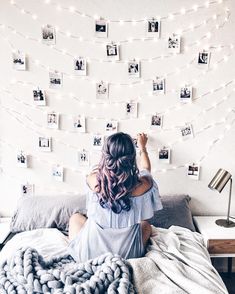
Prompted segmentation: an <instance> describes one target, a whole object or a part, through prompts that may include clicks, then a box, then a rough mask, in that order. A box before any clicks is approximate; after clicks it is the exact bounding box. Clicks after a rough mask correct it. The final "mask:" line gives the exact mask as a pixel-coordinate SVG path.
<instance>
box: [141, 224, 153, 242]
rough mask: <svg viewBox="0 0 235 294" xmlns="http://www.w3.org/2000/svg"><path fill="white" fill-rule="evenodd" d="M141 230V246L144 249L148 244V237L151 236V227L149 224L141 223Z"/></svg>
mask: <svg viewBox="0 0 235 294" xmlns="http://www.w3.org/2000/svg"><path fill="white" fill-rule="evenodd" d="M141 229H142V240H143V244H144V247H145V246H146V245H147V243H148V240H149V238H150V236H151V233H152V228H151V225H150V224H149V222H147V221H142V222H141Z"/></svg>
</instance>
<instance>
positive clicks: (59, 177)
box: [52, 164, 64, 182]
mask: <svg viewBox="0 0 235 294" xmlns="http://www.w3.org/2000/svg"><path fill="white" fill-rule="evenodd" d="M52 177H53V179H54V180H55V181H57V182H63V181H64V168H63V166H61V165H59V164H54V165H53V166H52Z"/></svg>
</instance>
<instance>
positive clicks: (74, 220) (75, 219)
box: [69, 213, 87, 240]
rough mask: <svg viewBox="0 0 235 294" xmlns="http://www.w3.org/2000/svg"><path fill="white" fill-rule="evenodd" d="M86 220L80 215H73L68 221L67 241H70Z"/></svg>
mask: <svg viewBox="0 0 235 294" xmlns="http://www.w3.org/2000/svg"><path fill="white" fill-rule="evenodd" d="M86 220H87V218H86V217H85V216H84V215H82V214H80V213H75V214H73V215H72V216H71V217H70V219H69V239H70V240H72V239H73V238H74V237H75V236H76V235H77V234H78V233H79V232H80V230H81V228H82V227H83V225H84V224H85V222H86Z"/></svg>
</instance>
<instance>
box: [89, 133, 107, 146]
mask: <svg viewBox="0 0 235 294" xmlns="http://www.w3.org/2000/svg"><path fill="white" fill-rule="evenodd" d="M92 142H93V143H92V145H93V148H94V149H95V150H101V149H102V147H103V144H104V136H103V135H99V134H95V135H93V140H92Z"/></svg>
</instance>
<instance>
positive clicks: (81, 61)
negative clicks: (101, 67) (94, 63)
mask: <svg viewBox="0 0 235 294" xmlns="http://www.w3.org/2000/svg"><path fill="white" fill-rule="evenodd" d="M74 71H75V73H76V75H78V76H86V75H87V62H86V59H85V58H83V57H78V58H75V59H74Z"/></svg>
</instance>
